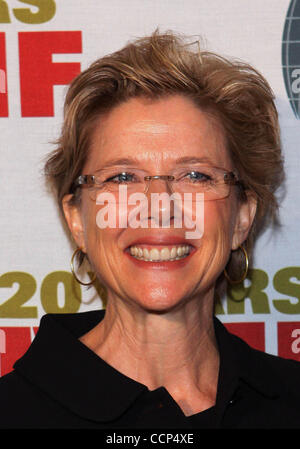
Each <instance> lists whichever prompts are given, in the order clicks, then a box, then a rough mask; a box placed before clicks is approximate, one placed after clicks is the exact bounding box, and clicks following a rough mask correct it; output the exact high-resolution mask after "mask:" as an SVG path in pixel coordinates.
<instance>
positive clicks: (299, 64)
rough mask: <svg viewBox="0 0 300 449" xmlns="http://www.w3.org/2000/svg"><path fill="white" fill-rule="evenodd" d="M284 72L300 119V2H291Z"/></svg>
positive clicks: (284, 42) (286, 32)
mask: <svg viewBox="0 0 300 449" xmlns="http://www.w3.org/2000/svg"><path fill="white" fill-rule="evenodd" d="M282 70H283V77H284V83H285V87H286V91H287V95H288V99H289V102H290V105H291V107H292V110H293V112H294V114H295V117H296V118H297V119H300V0H292V1H291V2H290V5H289V8H288V12H287V15H286V19H285V24H284V30H283V37H282Z"/></svg>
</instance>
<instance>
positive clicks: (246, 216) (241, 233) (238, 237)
mask: <svg viewBox="0 0 300 449" xmlns="http://www.w3.org/2000/svg"><path fill="white" fill-rule="evenodd" d="M245 193H246V195H247V200H246V201H243V202H240V203H239V204H238V211H237V216H236V223H235V229H234V233H233V238H232V247H231V249H232V250H235V249H237V248H238V247H239V246H240V245H241V244H242V243H243V242H244V241H245V240H246V238H247V236H248V234H249V231H250V229H251V226H252V223H253V220H254V217H255V213H256V208H257V199H256V197H255V195H254V193H252V192H250V191H246V192H245Z"/></svg>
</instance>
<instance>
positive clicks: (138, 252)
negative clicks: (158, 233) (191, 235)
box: [128, 245, 192, 262]
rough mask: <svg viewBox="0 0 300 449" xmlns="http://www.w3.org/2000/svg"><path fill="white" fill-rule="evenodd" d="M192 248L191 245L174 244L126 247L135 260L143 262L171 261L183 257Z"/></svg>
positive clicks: (187, 254)
mask: <svg viewBox="0 0 300 449" xmlns="http://www.w3.org/2000/svg"><path fill="white" fill-rule="evenodd" d="M191 250H192V247H191V245H176V246H169V247H167V246H163V247H161V246H160V247H158V246H155V247H154V246H148V245H132V246H130V247H129V248H128V252H129V254H130V255H131V256H132V257H134V258H135V259H137V260H143V261H145V262H173V261H175V260H181V259H185V258H186V257H187V256H189V254H190V252H191Z"/></svg>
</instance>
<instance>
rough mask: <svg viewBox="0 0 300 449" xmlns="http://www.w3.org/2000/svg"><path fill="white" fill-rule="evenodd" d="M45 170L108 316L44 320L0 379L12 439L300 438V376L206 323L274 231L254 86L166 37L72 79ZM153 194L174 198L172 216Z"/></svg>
mask: <svg viewBox="0 0 300 449" xmlns="http://www.w3.org/2000/svg"><path fill="white" fill-rule="evenodd" d="M46 174H47V176H48V178H49V179H50V181H51V182H52V183H53V184H54V186H55V188H56V192H57V198H58V204H59V205H60V207H61V210H62V211H63V214H64V217H65V219H66V222H67V224H68V227H69V229H70V231H71V235H72V237H73V239H74V241H75V243H76V248H77V249H76V251H75V253H74V255H73V257H72V269H73V271H74V274H75V276H76V277H78V274H76V267H75V265H76V264H75V259H76V258H77V256H78V258H79V263H81V262H82V261H83V259H84V258H86V259H87V260H88V262H89V264H90V266H91V268H92V270H93V272H94V273H95V275H94V278H93V279H92V281H93V280H94V279H95V278H98V280H99V281H100V282H101V283H103V284H104V285H105V287H106V288H107V305H106V310H105V312H104V311H95V312H87V313H82V314H80V313H79V314H74V315H46V316H45V317H44V318H43V319H42V322H41V326H40V329H39V332H38V334H37V336H36V338H35V340H34V342H33V343H32V345H31V347H30V349H29V350H28V352H27V353H26V354H25V355H24V356H23V357H22V358H21V359H20V360H19V361H18V362H17V363H16V364H15V370H14V372H13V373H11V374H8V375H7V376H5V377H3V378H2V379H1V384H0V385H1V386H0V393H1V401H4V402H3V403H5V404H6V407H7V408H8V412H7V410H6V409H5V413H4V415H5V416H2V415H3V413H2V414H1V421H0V422H1V425H2V426H3V427H44V428H45V427H52V428H53V427H68V428H73V427H86V428H118V427H120V428H124V427H125V428H126V427H129V428H147V427H152V428H157V427H160V428H170V427H174V428H188V427H190V428H193V427H194V428H263V427H269V428H272V427H273V428H278V427H300V406H299V403H298V386H297V379H298V376H299V374H300V369H299V364H298V363H297V362H294V361H287V360H283V359H280V358H277V357H275V356H270V355H267V354H264V353H260V352H258V351H255V350H253V349H251V348H250V347H249V346H248V345H247V344H246V343H244V342H243V341H241V340H240V339H238V338H237V337H234V336H232V335H230V334H229V333H228V332H227V331H226V330H225V328H224V327H223V325H222V324H221V323H220V322H219V321H218V320H217V319H216V318H214V317H213V310H214V298H215V293H216V289H217V286H218V287H219V285H220V284H222V280H224V279H225V278H227V279H229V280H231V281H232V282H241V281H242V280H243V279H244V278H245V276H246V274H247V266H248V254H250V252H251V249H252V246H253V238H254V236H255V235H257V233H258V231H259V230H260V229H261V227H262V224H263V223H266V222H270V220H271V219H272V218H273V219H274V218H275V219H276V213H277V203H276V197H275V195H274V193H275V191H276V189H277V188H278V186H279V185H280V182H281V180H282V177H283V168H282V158H281V150H280V139H279V131H278V122H277V113H276V109H275V106H274V103H273V96H272V92H271V90H270V88H269V86H268V84H267V82H266V81H265V80H264V79H263V77H262V76H261V75H260V74H258V73H257V72H256V71H255V70H254V69H253V68H251V67H250V66H248V65H245V64H241V63H237V62H232V61H228V60H226V59H224V58H221V57H220V56H217V55H215V54H213V53H209V52H205V51H202V50H199V48H198V47H197V49H196V50H194V48H193V46H192V45H187V42H186V41H185V40H184V39H181V38H180V37H178V36H176V35H175V34H173V33H166V34H159V33H158V32H155V33H154V34H153V35H152V36H150V37H149V38H148V37H147V38H143V39H138V40H136V41H135V42H133V43H130V44H128V45H127V46H126V47H125V48H124V49H122V50H121V51H119V52H116V53H114V54H112V55H109V56H106V57H104V58H102V59H99V60H98V61H96V62H95V63H94V64H92V65H91V67H89V68H88V69H87V70H86V71H85V72H83V73H82V74H81V75H79V76H78V77H77V78H76V79H75V80H74V81H73V82H72V84H71V86H70V88H69V90H68V93H67V97H66V103H65V117H64V125H63V130H62V133H61V138H60V140H59V144H58V147H57V149H56V150H55V151H54V153H52V154H51V155H50V157H49V158H48V160H47V163H46ZM120 188H121V189H120ZM122 189H123V190H122ZM100 194H102V195H103V194H104V196H102V197H101V195H100ZM124 194H126V195H127V196H126V197H124V196H122V195H124ZM135 194H138V195H140V196H139V199H140V201H139V202H136V203H134V202H133V201H132V198H133V197H131V199H130V195H135ZM155 194H168V195H169V198H170V195H172V194H176V195H177V197H176V195H175V197H173V198H176V200H174V201H170V203H169V204H170V208H169V211H168V212H169V215H168V214H167V215H168V217H167V218H168V219H167V218H166V215H164V212H165V211H166V209H167V207H166V203H164V204H162V202H157V203H156V210H155V208H152V204H153V202H154V198H155ZM184 194H189V195H190V196H189V202H187V204H186V203H182V202H180V201H181V200H182V197H184ZM105 195H106V196H105ZM197 195H198V196H197ZM124 198H125V199H124ZM135 198H136V197H135ZM141 205H142V207H141ZM199 211H200V212H199ZM183 215H185V216H189V220H186V221H184V220H182V218H183ZM107 217H108V218H107ZM105 219H106V221H105ZM180 219H181V221H180ZM108 222H109V223H108ZM103 223H104V224H103ZM107 223H108V225H107ZM178 223H179V224H180V223H181V225H178ZM191 223H192V225H194V228H197V229H196V230H197V231H198V234H197V233H196V234H193V235H191V234H188V232H190V233H191V232H192V231H191V229H192V226H191ZM166 224H167V225H166ZM287 379H288V382H287ZM287 383H288V385H287ZM3 398H4V399H3ZM29 406H30V409H28V407H29Z"/></svg>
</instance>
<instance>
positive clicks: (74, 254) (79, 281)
mask: <svg viewBox="0 0 300 449" xmlns="http://www.w3.org/2000/svg"><path fill="white" fill-rule="evenodd" d="M79 251H81V248H77V249H76V250H75V251H74V253H73V255H72V257H71V264H70V265H71V271H72V274H73V276H74V278H75V279H76V281H77V282H78V283H79V284H81V285H92V284H93V282H94V281H95V280H96V277H97V276H96V274H95V273H94V277H93V279H92V280H91V282H82V281H81V280H80V279H78V277H77V276H76V273H75V270H74V259H75V257H76V255H77V253H79Z"/></svg>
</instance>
